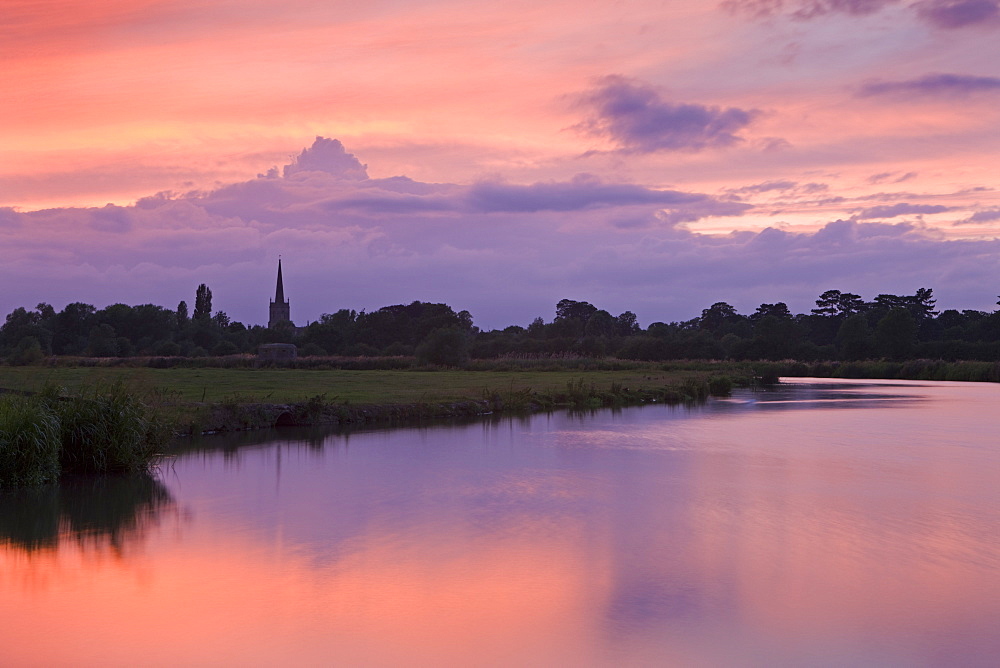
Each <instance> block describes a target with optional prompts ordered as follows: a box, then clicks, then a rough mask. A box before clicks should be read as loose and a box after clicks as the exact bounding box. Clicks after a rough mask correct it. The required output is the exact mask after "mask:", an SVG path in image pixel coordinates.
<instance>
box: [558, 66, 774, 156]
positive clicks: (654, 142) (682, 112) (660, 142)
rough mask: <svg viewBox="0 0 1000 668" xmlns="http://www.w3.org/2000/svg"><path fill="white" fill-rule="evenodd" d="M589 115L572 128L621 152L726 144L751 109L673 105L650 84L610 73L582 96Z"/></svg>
mask: <svg viewBox="0 0 1000 668" xmlns="http://www.w3.org/2000/svg"><path fill="white" fill-rule="evenodd" d="M581 100H582V102H583V104H584V105H585V106H587V107H590V108H591V109H593V111H594V114H593V116H591V117H590V118H588V119H587V120H586V121H584V122H583V123H581V124H579V125H577V126H576V129H578V130H580V131H583V132H585V133H587V134H591V135H594V136H598V137H606V138H608V139H611V140H612V141H613V142H615V143H616V144H617V145H618V147H619V150H621V151H623V152H626V153H653V152H656V151H701V150H705V149H709V148H718V147H725V146H731V145H733V144H736V143H738V142H740V141H743V139H742V138H741V137H740V136H739V135H738V133H739V132H740V131H741V130H743V129H745V128H746V127H747V126H748V125H749V124H750V123H751V122H752V121H753V119H754V118H755V117H756V116H757V115H758V113H759V112H757V111H756V110H745V109H737V108H735V107H729V108H726V109H723V108H722V107H715V106H706V105H701V104H674V103H671V102H667V101H666V100H664V99H663V98H662V97H661V96H660V93H659V92H657V91H656V89H654V88H653V87H651V86H648V85H646V84H643V83H641V82H639V81H637V80H635V79H629V78H627V77H623V76H619V75H610V76H606V77H602V78H600V79H598V80H597V86H596V89H595V90H593V91H591V92H590V93H587V94H585V95H583V96H582V97H581Z"/></svg>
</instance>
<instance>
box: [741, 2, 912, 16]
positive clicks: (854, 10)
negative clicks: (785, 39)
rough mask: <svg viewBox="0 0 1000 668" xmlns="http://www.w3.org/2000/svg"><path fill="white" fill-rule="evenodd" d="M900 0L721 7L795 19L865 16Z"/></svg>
mask: <svg viewBox="0 0 1000 668" xmlns="http://www.w3.org/2000/svg"><path fill="white" fill-rule="evenodd" d="M899 1H900V0H791V1H789V2H786V1H785V0H724V2H722V7H723V8H725V9H726V10H728V11H730V12H734V13H744V14H749V15H750V16H753V17H755V18H767V17H770V16H775V15H777V14H781V13H784V12H785V11H786V9H787V11H788V13H789V15H790V16H792V17H794V18H797V19H812V18H816V17H818V16H823V15H825V14H849V15H852V16H866V15H868V14H874V13H875V12H878V11H880V10H882V9H883V8H884V7H887V6H888V5H894V4H897V3H898V2H899Z"/></svg>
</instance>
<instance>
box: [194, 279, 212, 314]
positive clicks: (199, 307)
mask: <svg viewBox="0 0 1000 668" xmlns="http://www.w3.org/2000/svg"><path fill="white" fill-rule="evenodd" d="M211 317H212V291H211V290H209V289H208V286H207V285H205V284H204V283H202V284H201V285H199V286H198V290H197V291H196V293H195V297H194V315H193V318H194V319H195V320H208V319H209V318H211Z"/></svg>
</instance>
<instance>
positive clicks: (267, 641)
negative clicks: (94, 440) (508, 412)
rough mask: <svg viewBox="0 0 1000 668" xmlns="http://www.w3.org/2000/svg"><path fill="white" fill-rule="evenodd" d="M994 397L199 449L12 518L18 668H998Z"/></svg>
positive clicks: (7, 529) (995, 390) (735, 402)
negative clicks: (143, 475)
mask: <svg viewBox="0 0 1000 668" xmlns="http://www.w3.org/2000/svg"><path fill="white" fill-rule="evenodd" d="M998 434H1000V386H997V385H987V384H968V383H923V382H907V381H836V380H825V379H823V380H820V379H788V380H787V381H786V382H785V383H783V384H782V385H781V386H779V387H776V388H774V389H770V390H766V391H760V392H751V391H749V390H740V391H737V392H735V393H734V395H733V396H732V397H731V398H729V399H724V400H711V401H709V402H708V403H707V404H705V405H702V406H695V407H683V406H680V407H667V406H659V405H651V406H644V407H638V408H629V409H623V410H618V411H611V410H602V411H597V412H593V413H586V414H572V413H566V412H559V413H553V414H546V415H535V416H531V417H526V418H502V419H495V420H490V421H484V422H480V423H475V424H468V425H461V426H430V427H425V428H411V429H395V430H381V431H380V430H372V431H362V432H355V433H351V434H342V433H341V434H337V433H325V434H324V433H320V432H315V433H314V432H299V431H274V432H269V433H268V434H246V435H242V436H238V437H234V438H228V437H215V438H206V439H202V440H200V441H197V442H194V443H190V444H188V445H187V446H185V448H184V449H183V450H182V451H181V452H180V453H179V454H178V455H177V456H176V457H175V458H172V459H170V460H167V461H164V462H163V463H162V464H161V466H160V468H159V471H158V473H157V475H156V477H155V479H152V480H135V479H132V480H121V479H106V480H99V481H89V482H78V483H76V484H72V485H63V486H61V487H58V488H49V489H44V490H37V491H31V492H24V493H18V494H7V495H4V496H0V665H3V666H34V665H38V666H60V665H66V666H70V665H71V666H134V665H143V666H178V665H185V666H192V665H210V666H217V665H220V666H229V665H231V666H247V665H296V666H307V665H340V666H665V665H678V666H849V665H852V666H865V665H878V666H886V665H890V666H891V665H899V666H956V665H962V666H976V665H982V666H988V665H990V666H992V665H996V664H997V662H998V660H1000V659H998V657H1000V621H998V620H1000V436H998Z"/></svg>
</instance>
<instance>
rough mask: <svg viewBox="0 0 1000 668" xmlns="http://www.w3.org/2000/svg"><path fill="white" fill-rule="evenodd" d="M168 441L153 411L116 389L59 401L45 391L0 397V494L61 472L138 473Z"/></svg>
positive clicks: (54, 392) (51, 390)
mask: <svg viewBox="0 0 1000 668" xmlns="http://www.w3.org/2000/svg"><path fill="white" fill-rule="evenodd" d="M169 437H170V429H169V427H168V425H167V423H166V422H165V421H164V420H163V419H162V418H160V416H159V414H158V412H157V411H156V410H155V409H154V408H153V407H151V406H150V405H149V404H147V403H146V402H144V401H143V400H142V397H141V396H140V395H139V394H138V393H136V392H133V391H130V390H129V389H128V388H127V387H126V386H125V384H124V383H121V382H117V383H113V384H110V385H106V386H95V387H93V388H90V389H87V390H83V391H81V392H79V393H78V394H75V395H72V396H67V395H65V393H63V392H62V391H61V390H60V389H59V388H55V387H52V386H49V387H46V388H45V389H44V390H43V391H42V392H40V393H38V394H37V395H33V396H20V395H3V396H0V489H5V488H14V487H27V486H33V485H39V484H44V483H49V482H54V481H56V480H57V479H58V478H59V475H60V474H62V473H68V474H95V473H96V474H104V473H136V472H141V471H146V470H148V468H149V465H150V463H151V462H152V460H153V457H154V455H155V454H156V453H157V451H158V450H159V449H160V448H162V446H163V445H165V444H166V442H167V440H168V439H169Z"/></svg>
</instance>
